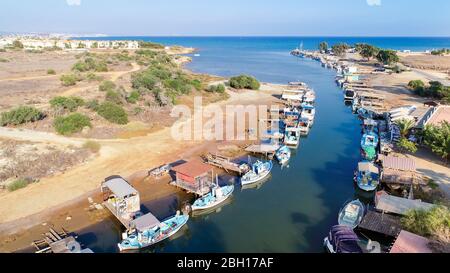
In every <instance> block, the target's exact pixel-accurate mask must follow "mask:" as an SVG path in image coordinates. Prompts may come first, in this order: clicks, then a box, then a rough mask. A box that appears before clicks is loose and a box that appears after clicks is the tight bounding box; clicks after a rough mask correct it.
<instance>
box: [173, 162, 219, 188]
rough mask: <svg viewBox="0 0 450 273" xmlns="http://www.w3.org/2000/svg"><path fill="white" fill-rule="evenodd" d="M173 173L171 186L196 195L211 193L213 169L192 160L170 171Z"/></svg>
mask: <svg viewBox="0 0 450 273" xmlns="http://www.w3.org/2000/svg"><path fill="white" fill-rule="evenodd" d="M171 170H172V171H173V172H175V181H173V182H172V183H171V184H172V185H174V186H176V187H179V188H182V189H184V190H186V191H188V192H192V193H195V194H197V195H205V194H207V193H209V192H210V191H211V185H212V183H213V168H212V167H211V166H209V165H207V164H205V163H203V162H201V161H198V160H193V161H189V162H186V163H183V164H180V165H178V166H175V167H172V169H171Z"/></svg>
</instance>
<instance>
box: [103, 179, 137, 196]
mask: <svg viewBox="0 0 450 273" xmlns="http://www.w3.org/2000/svg"><path fill="white" fill-rule="evenodd" d="M103 187H106V188H109V190H110V191H111V192H112V193H113V194H114V195H115V196H116V197H118V198H124V197H127V196H133V195H136V194H138V192H137V190H136V189H134V188H133V187H132V186H131V185H130V184H129V183H128V182H127V181H126V180H125V179H123V178H121V177H113V178H111V179H110V180H108V178H107V179H106V181H105V183H103Z"/></svg>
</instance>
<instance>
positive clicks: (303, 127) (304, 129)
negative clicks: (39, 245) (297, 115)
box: [298, 118, 311, 136]
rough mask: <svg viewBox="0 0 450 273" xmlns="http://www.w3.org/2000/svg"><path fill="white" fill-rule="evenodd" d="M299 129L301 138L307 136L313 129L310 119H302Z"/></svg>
mask: <svg viewBox="0 0 450 273" xmlns="http://www.w3.org/2000/svg"><path fill="white" fill-rule="evenodd" d="M298 129H299V132H300V135H301V136H307V135H308V134H309V131H310V129H311V124H310V121H309V119H305V118H302V119H300V120H299V122H298Z"/></svg>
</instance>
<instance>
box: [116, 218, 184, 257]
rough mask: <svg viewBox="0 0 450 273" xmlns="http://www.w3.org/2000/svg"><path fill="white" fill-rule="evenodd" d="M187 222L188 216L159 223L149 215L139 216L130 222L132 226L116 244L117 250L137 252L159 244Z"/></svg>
mask: <svg viewBox="0 0 450 273" xmlns="http://www.w3.org/2000/svg"><path fill="white" fill-rule="evenodd" d="M188 220H189V215H188V214H180V212H179V211H178V212H177V214H176V215H174V216H173V217H170V218H168V219H166V220H164V221H162V222H159V221H158V219H156V217H155V216H153V215H152V214H151V213H149V214H146V215H144V216H141V217H139V218H137V219H136V220H134V221H133V222H132V224H133V226H134V227H132V228H130V229H129V230H128V231H127V232H126V233H125V234H124V235H123V237H124V238H123V240H122V242H120V243H119V244H118V247H119V250H120V251H121V252H122V251H129V250H138V249H142V248H146V247H149V246H152V245H154V244H156V243H159V242H161V241H163V240H165V239H168V238H169V237H171V236H173V235H174V234H175V233H177V232H178V231H179V230H180V229H181V228H182V227H183V226H184V225H185V224H186V223H187V221H188Z"/></svg>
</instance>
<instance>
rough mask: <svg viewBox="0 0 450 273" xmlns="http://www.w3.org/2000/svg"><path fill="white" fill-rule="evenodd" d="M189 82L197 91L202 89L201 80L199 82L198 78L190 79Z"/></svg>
mask: <svg viewBox="0 0 450 273" xmlns="http://www.w3.org/2000/svg"><path fill="white" fill-rule="evenodd" d="M191 84H192V86H194V88H195V89H196V90H197V91H200V90H202V82H201V81H200V80H197V79H195V80H192V81H191Z"/></svg>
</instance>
